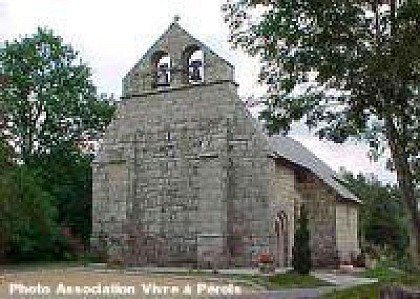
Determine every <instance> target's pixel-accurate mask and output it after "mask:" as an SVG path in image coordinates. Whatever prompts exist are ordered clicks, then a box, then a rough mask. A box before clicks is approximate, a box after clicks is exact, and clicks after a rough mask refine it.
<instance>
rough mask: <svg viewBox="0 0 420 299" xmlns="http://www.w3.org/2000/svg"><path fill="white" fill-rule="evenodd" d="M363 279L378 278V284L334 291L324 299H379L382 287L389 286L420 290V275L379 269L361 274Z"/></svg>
mask: <svg viewBox="0 0 420 299" xmlns="http://www.w3.org/2000/svg"><path fill="white" fill-rule="evenodd" d="M360 275H361V276H363V277H370V278H377V279H378V280H379V282H378V283H373V284H369V285H362V286H357V287H353V288H349V289H345V290H339V291H337V290H336V291H333V292H332V293H328V294H326V295H325V296H324V297H322V298H323V299H353V298H354V299H370V298H372V299H373V298H375V299H377V298H379V291H380V289H381V288H382V287H384V286H388V285H394V284H397V285H404V286H408V287H415V288H420V273H417V274H408V273H404V272H402V271H400V270H397V269H393V268H387V267H379V268H376V269H372V270H366V271H364V272H362V273H360Z"/></svg>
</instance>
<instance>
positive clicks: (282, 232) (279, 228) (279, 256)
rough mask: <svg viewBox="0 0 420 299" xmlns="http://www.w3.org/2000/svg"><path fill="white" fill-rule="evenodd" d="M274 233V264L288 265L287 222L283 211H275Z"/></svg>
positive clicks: (279, 265)
mask: <svg viewBox="0 0 420 299" xmlns="http://www.w3.org/2000/svg"><path fill="white" fill-rule="evenodd" d="M274 230H275V233H276V258H275V260H276V266H278V267H287V266H289V223H288V219H287V214H286V213H285V212H284V211H279V212H277V214H276V216H275V218H274Z"/></svg>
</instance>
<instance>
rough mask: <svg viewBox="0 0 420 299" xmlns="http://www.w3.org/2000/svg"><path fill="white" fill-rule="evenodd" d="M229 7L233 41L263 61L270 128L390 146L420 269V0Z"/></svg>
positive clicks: (233, 2) (244, 0) (250, 2)
mask: <svg viewBox="0 0 420 299" xmlns="http://www.w3.org/2000/svg"><path fill="white" fill-rule="evenodd" d="M256 3H265V6H264V7H258V8H257V7H256ZM397 3H398V5H397ZM223 8H224V11H225V16H226V21H227V22H228V23H229V26H230V29H231V40H232V42H233V44H234V45H236V46H239V47H242V48H243V49H245V50H246V51H247V52H248V53H250V54H251V55H258V56H259V57H260V58H261V64H262V68H261V74H260V80H261V82H262V83H264V84H265V85H266V86H267V95H266V97H265V100H264V104H265V108H264V111H263V112H262V114H261V117H262V119H264V120H265V122H266V125H267V127H268V128H269V129H270V131H271V132H273V133H274V132H279V131H283V132H287V131H288V130H289V129H290V125H291V123H292V122H293V121H300V120H304V121H305V123H306V124H307V126H308V127H309V128H311V129H314V130H315V131H316V132H317V134H318V135H319V136H320V137H321V138H323V137H325V138H328V139H330V140H333V141H335V142H344V141H345V140H346V139H348V138H350V137H355V138H360V139H364V140H367V141H368V142H369V144H370V146H371V148H372V149H373V152H374V153H375V155H378V154H380V153H381V152H382V151H383V150H384V149H385V148H389V150H390V153H391V161H390V162H391V163H390V165H391V167H392V169H394V170H396V172H397V177H398V182H399V185H400V188H401V191H402V198H403V200H404V205H405V209H406V211H407V214H408V215H409V217H410V222H409V224H410V225H409V234H410V253H411V255H412V257H413V259H414V260H415V261H416V262H417V263H418V264H419V265H420V216H419V212H418V210H417V202H416V198H415V192H416V191H415V189H416V188H419V181H418V178H419V171H420V168H419V148H420V138H419V137H420V136H419V134H420V130H419V119H420V106H419V105H418V102H419V90H420V85H419V82H420V68H419V65H420V26H419V25H418V24H420V2H419V1H417V0H407V1H396V0H390V1H380V0H378V1H366V0H356V1H346V0H334V1H319V0H316V1H314V0H301V1H275V0H273V1H256V0H228V1H227V3H226V4H225V5H224V7H223ZM258 11H260V12H261V13H258Z"/></svg>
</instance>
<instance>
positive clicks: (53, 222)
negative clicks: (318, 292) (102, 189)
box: [0, 28, 114, 260]
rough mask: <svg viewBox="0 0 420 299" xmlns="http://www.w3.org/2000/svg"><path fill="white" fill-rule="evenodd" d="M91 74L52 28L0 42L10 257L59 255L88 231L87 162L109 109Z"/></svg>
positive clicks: (0, 190)
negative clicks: (99, 95)
mask: <svg viewBox="0 0 420 299" xmlns="http://www.w3.org/2000/svg"><path fill="white" fill-rule="evenodd" d="M90 77H91V74H90V69H89V68H88V67H87V65H86V64H84V63H82V61H81V60H80V58H79V56H78V53H77V52H76V51H74V50H73V48H72V47H71V46H70V45H67V44H65V43H64V42H63V41H62V39H61V38H60V37H58V36H55V35H54V34H53V32H52V31H50V30H47V29H41V28H38V30H37V32H36V33H35V34H34V35H32V36H27V37H23V38H21V39H19V40H14V41H11V42H8V41H6V42H5V43H4V44H3V45H2V46H1V47H0V85H1V89H0V131H1V134H2V135H1V136H2V139H1V140H2V142H3V143H4V144H5V145H6V144H7V146H4V147H0V149H1V151H0V158H2V154H7V158H4V159H0V162H4V163H6V162H7V163H9V164H10V169H9V170H8V171H7V172H5V173H4V174H2V180H1V184H0V198H1V202H0V204H1V205H2V207H3V208H4V209H1V210H0V215H1V217H0V220H1V222H0V228H3V227H4V228H5V230H4V232H7V234H8V235H7V237H4V238H3V237H0V239H2V240H0V242H3V241H4V242H6V241H7V246H8V249H7V252H6V254H7V255H8V258H9V259H10V258H13V259H15V260H28V259H45V258H63V257H64V256H67V255H68V250H70V249H71V248H70V247H69V246H70V245H71V243H72V242H73V241H74V240H75V238H76V239H79V240H81V241H83V242H84V243H85V244H86V242H87V240H88V238H89V233H90V214H91V168H90V162H91V160H92V157H93V153H94V145H95V143H97V142H98V141H99V139H100V138H101V137H102V135H103V133H104V131H105V128H106V126H107V125H108V124H109V122H110V121H111V118H112V116H113V113H114V106H113V103H112V101H111V99H107V98H106V97H105V96H102V97H98V96H97V94H96V89H95V87H94V85H93V84H92V82H91V79H90ZM0 172H1V170H0ZM68 229H70V231H68ZM64 232H66V233H64ZM5 235H6V234H2V236H5ZM3 239H4V240H3ZM73 243H74V242H73ZM3 248H4V247H3ZM4 254H5V253H4V252H3V255H4ZM0 257H1V252H0Z"/></svg>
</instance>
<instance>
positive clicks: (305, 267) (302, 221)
mask: <svg viewBox="0 0 420 299" xmlns="http://www.w3.org/2000/svg"><path fill="white" fill-rule="evenodd" d="M292 255H293V256H292V265H293V269H294V270H295V271H296V272H297V273H299V274H309V271H310V270H311V267H312V262H311V248H310V246H309V229H308V213H307V211H306V209H305V207H304V206H303V205H302V206H301V208H300V217H299V220H298V228H297V230H296V232H295V238H294V245H293V251H292Z"/></svg>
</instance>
